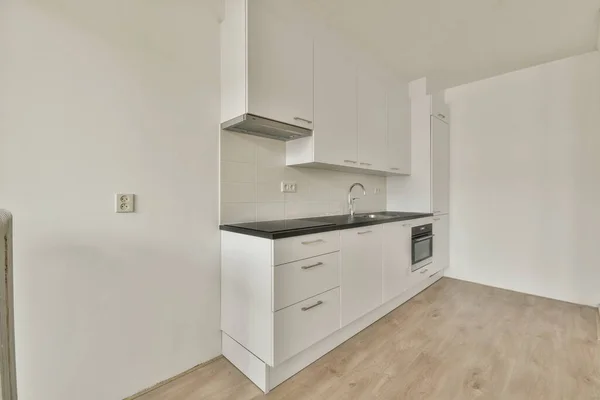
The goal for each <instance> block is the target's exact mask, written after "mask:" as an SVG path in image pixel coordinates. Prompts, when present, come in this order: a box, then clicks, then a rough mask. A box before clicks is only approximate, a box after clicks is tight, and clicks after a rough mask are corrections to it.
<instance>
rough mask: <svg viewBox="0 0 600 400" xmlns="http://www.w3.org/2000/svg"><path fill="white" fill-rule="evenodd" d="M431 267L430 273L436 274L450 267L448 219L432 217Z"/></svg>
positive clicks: (445, 217) (445, 216) (446, 216)
mask: <svg viewBox="0 0 600 400" xmlns="http://www.w3.org/2000/svg"><path fill="white" fill-rule="evenodd" d="M433 234H434V235H435V236H434V238H433V265H432V268H431V271H432V272H438V271H441V270H442V269H446V268H448V267H449V266H450V217H449V216H448V215H438V216H435V217H433Z"/></svg>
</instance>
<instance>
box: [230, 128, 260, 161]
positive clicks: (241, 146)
mask: <svg viewBox="0 0 600 400" xmlns="http://www.w3.org/2000/svg"><path fill="white" fill-rule="evenodd" d="M252 138H253V137H252V136H249V135H244V134H241V133H235V132H229V131H221V161H236V162H245V163H253V164H255V163H256V143H255V142H254V141H253V140H252Z"/></svg>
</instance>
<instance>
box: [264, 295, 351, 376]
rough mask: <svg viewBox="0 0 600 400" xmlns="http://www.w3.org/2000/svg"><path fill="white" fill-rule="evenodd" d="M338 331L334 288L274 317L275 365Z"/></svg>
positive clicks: (338, 297)
mask: <svg viewBox="0 0 600 400" xmlns="http://www.w3.org/2000/svg"><path fill="white" fill-rule="evenodd" d="M338 329H340V289H339V288H335V289H332V290H329V291H327V292H325V293H322V294H320V295H317V296H314V297H311V298H310V299H307V300H304V301H301V302H299V303H297V304H294V305H293V306H290V307H287V308H284V309H283V310H279V311H277V312H276V313H275V316H274V332H275V338H274V339H275V340H274V342H275V343H274V345H275V365H277V364H280V363H281V362H282V361H284V360H287V359H288V358H290V357H292V356H294V355H296V354H298V353H300V352H301V351H302V350H304V349H306V348H308V347H310V346H312V345H313V344H315V343H316V342H318V341H319V340H321V339H323V338H325V337H327V336H329V335H331V334H332V333H333V332H335V331H337V330H338Z"/></svg>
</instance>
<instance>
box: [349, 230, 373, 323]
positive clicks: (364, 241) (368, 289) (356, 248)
mask: <svg viewBox="0 0 600 400" xmlns="http://www.w3.org/2000/svg"><path fill="white" fill-rule="evenodd" d="M382 231H383V227H382V225H375V226H367V227H364V228H357V229H348V230H343V231H341V232H340V235H341V237H340V239H341V240H340V248H341V260H342V263H341V268H342V279H341V285H340V286H341V288H342V293H341V296H342V326H346V325H348V324H349V323H351V322H352V321H354V320H356V319H358V318H360V317H362V316H363V315H365V314H366V313H368V312H369V311H371V310H373V309H375V308H377V307H378V306H380V305H381V303H382V287H381V276H382V275H381V272H382V252H381V244H382Z"/></svg>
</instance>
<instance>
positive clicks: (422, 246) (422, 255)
mask: <svg viewBox="0 0 600 400" xmlns="http://www.w3.org/2000/svg"><path fill="white" fill-rule="evenodd" d="M432 261H433V235H425V236H420V237H419V236H416V237H414V238H413V239H412V268H411V270H412V271H413V272H415V271H417V270H419V269H421V268H423V267H424V266H426V265H429V264H431V262H432Z"/></svg>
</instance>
